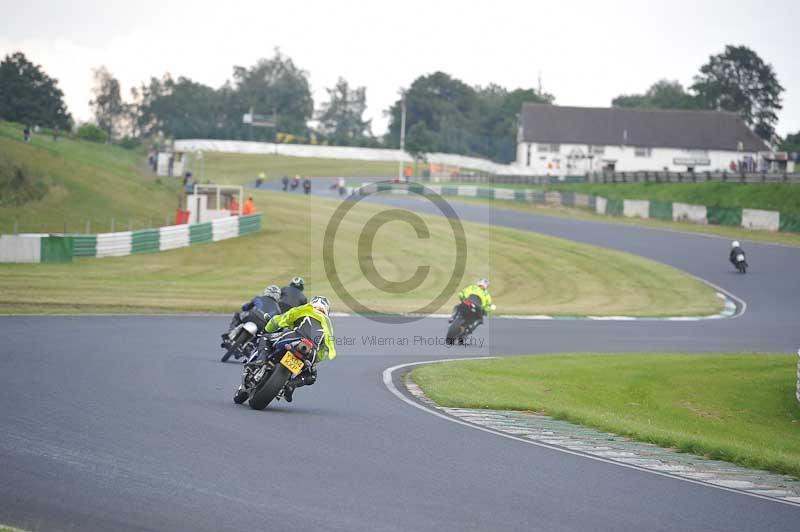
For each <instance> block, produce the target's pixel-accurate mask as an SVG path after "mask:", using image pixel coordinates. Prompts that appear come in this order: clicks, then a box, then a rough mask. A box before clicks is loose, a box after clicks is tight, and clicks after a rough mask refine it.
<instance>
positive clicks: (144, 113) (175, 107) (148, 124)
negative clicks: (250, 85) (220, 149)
mask: <svg viewBox="0 0 800 532" xmlns="http://www.w3.org/2000/svg"><path fill="white" fill-rule="evenodd" d="M137 94H138V99H139V110H138V116H137V122H138V124H139V128H140V130H141V132H142V133H143V134H145V135H154V134H156V133H158V132H163V133H165V134H167V135H169V136H172V137H177V138H192V137H194V138H220V137H223V138H224V137H225V136H224V135H221V132H222V131H225V130H226V126H229V125H230V124H229V116H228V112H227V111H226V109H225V104H224V101H223V97H224V95H225V92H224V91H223V90H220V91H216V90H214V89H213V88H211V87H209V86H207V85H203V84H201V83H197V82H195V81H192V80H191V79H189V78H184V77H179V78H178V79H177V81H175V80H173V79H172V77H171V76H170V75H169V74H166V75H165V76H164V77H163V78H162V79H160V80H159V79H157V78H151V79H150V84H149V85H143V86H142V87H141V89H140V90H139V91H137ZM239 120H241V115H239ZM227 129H230V128H227Z"/></svg>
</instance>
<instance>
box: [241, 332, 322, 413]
mask: <svg viewBox="0 0 800 532" xmlns="http://www.w3.org/2000/svg"><path fill="white" fill-rule="evenodd" d="M269 340H270V342H269V343H270V344H271V345H272V347H271V348H268V346H267V344H268V338H267V337H266V336H261V337H260V338H259V339H258V344H257V347H256V348H255V349H254V351H253V353H252V354H251V357H250V361H249V362H247V363H245V367H244V371H243V372H242V383H241V385H240V386H239V388H238V389H237V390H236V393H235V394H234V396H233V402H234V403H236V404H237V405H240V404H243V403H244V402H245V401H248V404H249V405H250V408H252V409H254V410H264V409H265V408H266V407H267V405H269V404H270V403H271V402H272V401H273V400H275V399H277V400H280V399H281V398H282V397H283V393H284V388H285V387H286V383H288V382H289V380H290V379H291V378H293V377H296V376H297V375H299V374H300V373H301V372H302V371H303V370H304V369H305V368H306V367H307V366H308V367H311V366H313V365H314V361H315V359H316V356H317V348H316V346H315V345H314V342H312V341H311V340H310V339H308V338H305V337H304V336H302V335H301V334H299V333H298V332H297V331H285V332H279V333H275V334H273V335H270V338H269Z"/></svg>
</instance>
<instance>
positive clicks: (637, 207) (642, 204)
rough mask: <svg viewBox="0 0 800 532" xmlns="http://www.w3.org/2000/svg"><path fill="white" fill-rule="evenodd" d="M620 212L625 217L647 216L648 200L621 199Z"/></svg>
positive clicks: (648, 215)
mask: <svg viewBox="0 0 800 532" xmlns="http://www.w3.org/2000/svg"><path fill="white" fill-rule="evenodd" d="M622 213H623V214H624V215H625V216H626V217H627V218H649V217H650V202H649V201H647V200H627V199H626V200H623V202H622Z"/></svg>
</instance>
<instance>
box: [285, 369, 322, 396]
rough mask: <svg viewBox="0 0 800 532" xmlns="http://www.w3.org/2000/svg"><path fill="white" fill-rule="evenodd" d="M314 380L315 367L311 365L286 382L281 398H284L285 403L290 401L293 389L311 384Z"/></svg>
mask: <svg viewBox="0 0 800 532" xmlns="http://www.w3.org/2000/svg"><path fill="white" fill-rule="evenodd" d="M315 382H317V368H315V367H313V366H312V367H310V368H309V369H307V370H305V371H303V372H302V373H301V374H300V375H298V376H297V377H295V378H294V379H292V380H290V381H289V382H287V383H286V386H285V387H284V388H283V398H284V399H286V402H287V403H291V402H292V395H293V394H294V391H295V389H297V388H300V387H302V386H311V385H312V384H314V383H315Z"/></svg>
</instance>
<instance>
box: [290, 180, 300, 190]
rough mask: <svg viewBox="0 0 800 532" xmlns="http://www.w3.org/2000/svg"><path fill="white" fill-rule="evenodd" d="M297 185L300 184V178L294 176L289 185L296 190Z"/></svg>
mask: <svg viewBox="0 0 800 532" xmlns="http://www.w3.org/2000/svg"><path fill="white" fill-rule="evenodd" d="M299 185H300V178H297V177H295V178H294V179H292V184H291V185H290V186H291V187H292V190H297V187H298V186H299Z"/></svg>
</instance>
